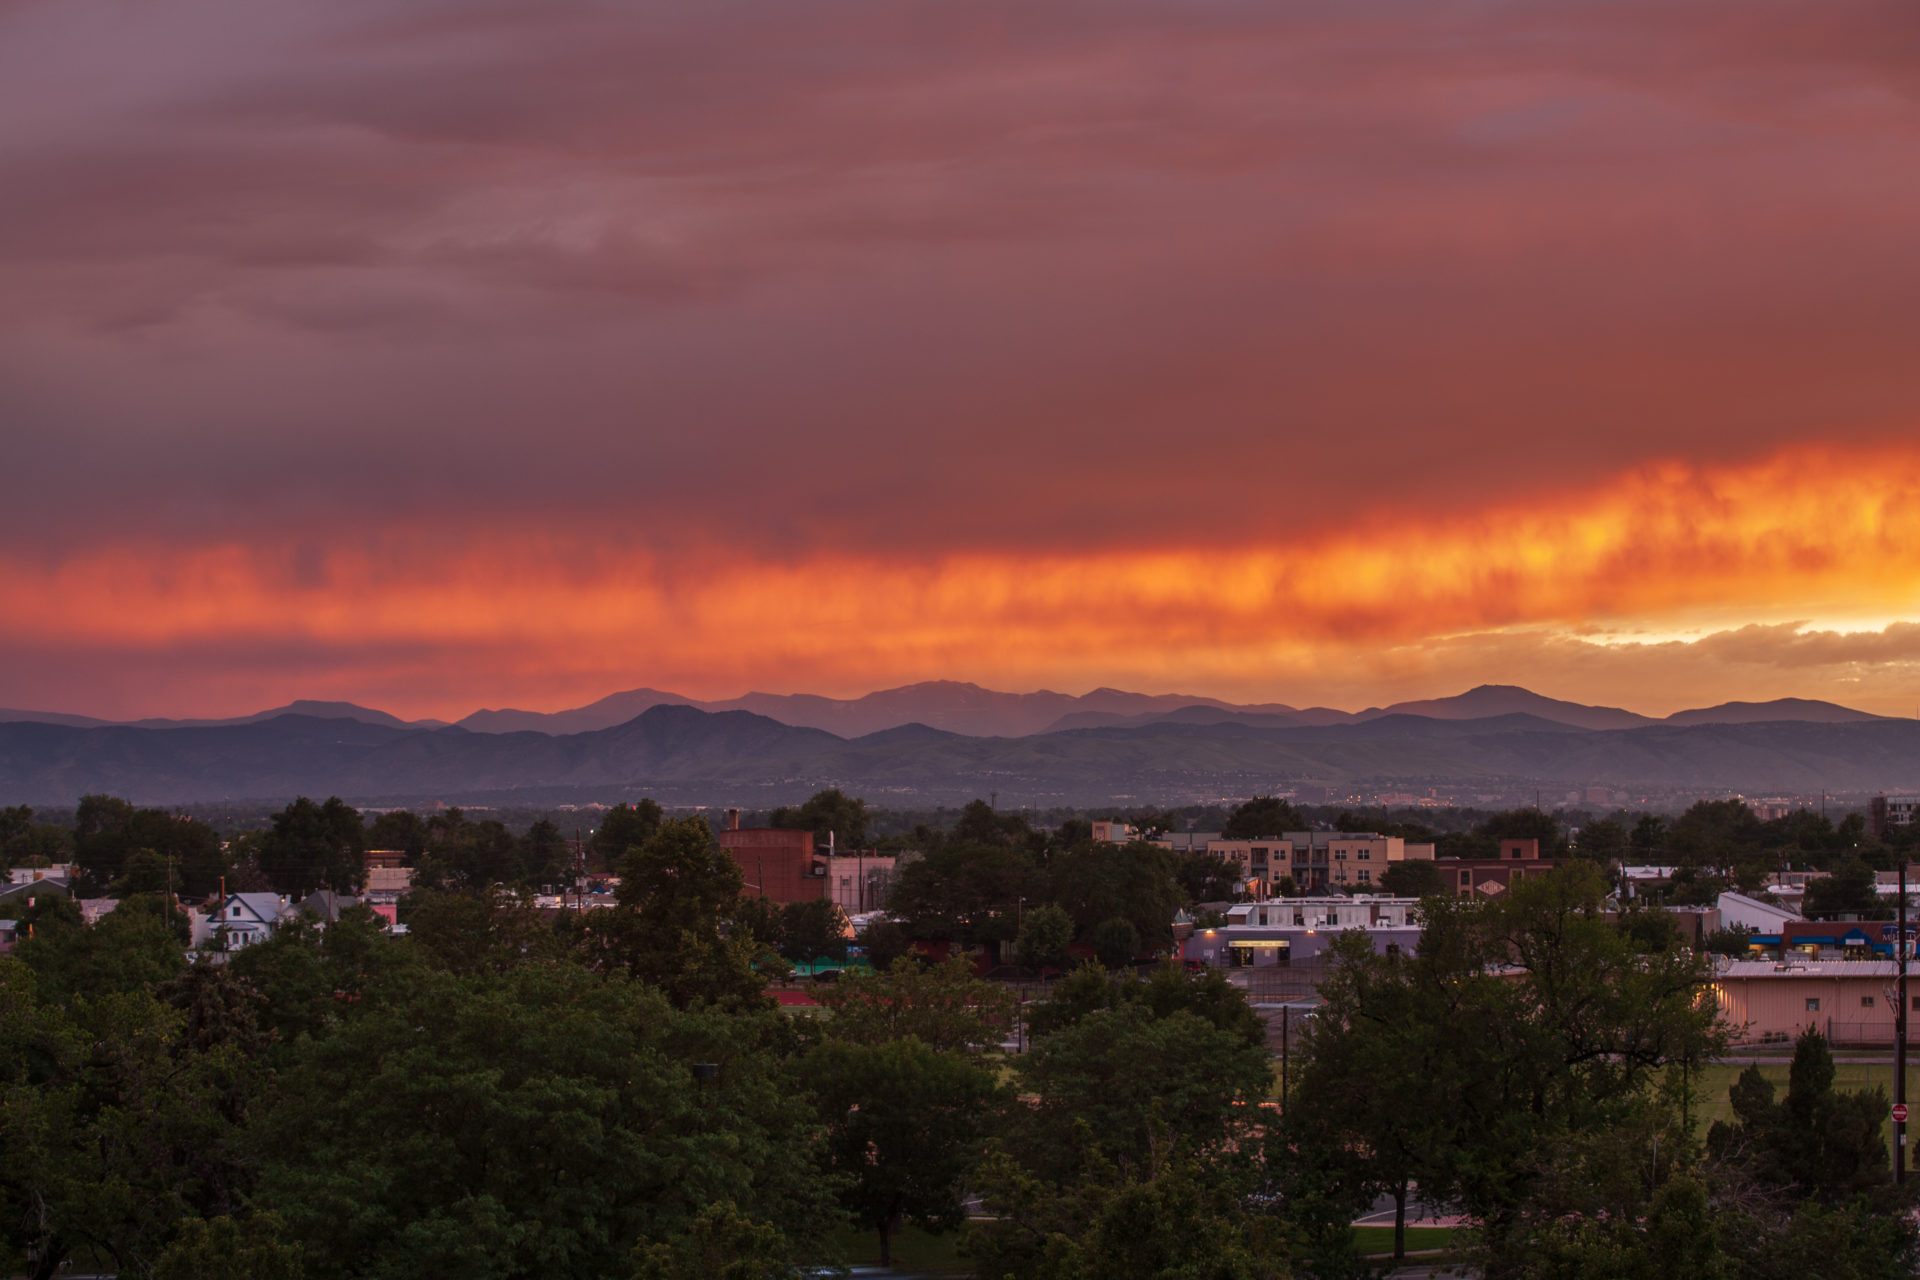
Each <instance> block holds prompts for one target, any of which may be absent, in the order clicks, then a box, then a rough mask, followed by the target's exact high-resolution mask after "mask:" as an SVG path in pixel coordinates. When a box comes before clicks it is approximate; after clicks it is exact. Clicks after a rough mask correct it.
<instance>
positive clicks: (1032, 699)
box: [0, 680, 1883, 738]
mask: <svg viewBox="0 0 1920 1280" xmlns="http://www.w3.org/2000/svg"><path fill="white" fill-rule="evenodd" d="M659 706H686V707H695V708H698V709H699V710H701V711H711V712H721V711H750V712H752V713H754V714H755V715H761V716H765V717H767V718H768V719H770V720H778V721H779V722H780V723H782V724H786V725H792V726H794V727H796V728H804V729H825V730H826V731H827V732H829V733H832V734H836V735H838V736H840V737H844V738H857V737H862V736H864V735H867V734H871V733H878V732H879V731H880V730H882V729H892V728H897V727H899V726H901V725H908V724H922V725H927V726H930V727H932V728H936V729H945V730H947V731H949V732H951V733H959V734H965V735H967V736H969V737H998V738H1022V737H1027V736H1029V735H1031V734H1036V733H1053V732H1059V731H1062V730H1067V729H1105V728H1139V727H1141V726H1143V725H1148V724H1156V723H1162V722H1168V721H1171V722H1177V723H1182V724H1211V723H1226V722H1234V723H1244V724H1249V725H1255V726H1263V727H1267V728H1279V727H1287V726H1303V725H1304V726H1320V725H1335V724H1358V723H1363V722H1365V721H1369V720H1377V719H1380V718H1381V717H1383V716H1395V715H1411V716H1422V717H1426V718H1430V719H1435V720H1484V719H1488V718H1490V717H1494V716H1504V715H1530V716H1537V717H1539V718H1540V719H1542V720H1551V721H1554V722H1556V723H1559V724H1570V725H1575V726H1577V727H1579V728H1582V729H1631V728H1637V727H1640V726H1644V725H1653V724H1673V725H1698V724H1753V723H1759V722H1763V721H1769V720H1802V721H1810V722H1817V723H1829V724H1841V723H1854V722H1862V721H1869V720H1878V719H1882V718H1883V717H1880V716H1875V715H1872V714H1871V713H1869V712H1865V711H1855V710H1853V709H1852V708H1849V707H1843V706H1839V705H1837V704H1835V703H1831V702H1816V701H1810V700H1808V699H1805V698H1779V699H1775V700H1774V701H1771V702H1727V703H1722V704H1720V705H1719V706H1716V707H1702V708H1698V709H1694V710H1689V711H1677V712H1675V713H1674V714H1672V715H1670V716H1667V717H1666V718H1665V719H1664V720H1662V719H1656V718H1654V717H1652V716H1643V715H1639V714H1636V713H1635V712H1632V711H1625V710H1622V709H1621V708H1619V707H1590V706H1586V705H1584V704H1582V703H1578V702H1565V701H1561V700H1560V699H1557V698H1548V697H1544V696H1542V695H1540V694H1537V693H1534V692H1533V691H1532V690H1530V689H1522V688H1519V687H1518V686H1515V685H1481V686H1479V687H1478V688H1475V689H1470V690H1468V691H1467V692H1465V693H1462V694H1458V695H1455V696H1454V697H1450V698H1430V699H1425V700H1422V701H1418V702H1396V703H1394V704H1393V705H1392V706H1387V707H1369V708H1367V709H1366V710H1364V711H1336V710H1334V709H1332V708H1330V707H1305V708H1301V707H1291V706H1288V705H1286V704H1284V703H1277V702H1269V703H1253V704H1236V703H1231V702H1222V701H1220V700H1219V699H1217V698H1204V697H1199V696H1195V695H1189V694H1177V693H1165V694H1146V693H1128V692H1126V691H1125V690H1121V689H1095V690H1094V691H1093V692H1092V693H1087V694H1082V695H1079V696H1075V695H1073V694H1066V693H1054V692H1052V691H1050V690H1046V689H1042V690H1040V691H1039V692H1037V693H1000V692H996V691H995V690H992V689H983V688H981V687H980V686H979V685H976V684H965V683H961V682H958V681H953V680H930V681H926V682H924V683H921V684H910V685H904V686H902V687H900V688H898V689H882V690H879V691H877V692H874V693H869V694H866V695H864V696H862V697H858V698H825V697H820V696H818V695H816V694H809V693H749V694H745V695H743V696H741V697H738V698H728V699H724V700H721V701H703V700H701V699H698V698H686V697H682V696H681V695H679V694H677V693H665V692H662V691H660V690H658V689H629V690H626V691H625V692H623V693H615V694H610V695H608V696H607V697H604V698H601V699H600V700H598V701H597V702H591V703H588V704H587V705H586V706H583V707H574V708H571V709H569V710H565V711H519V710H515V709H512V708H504V709H501V710H482V711H475V712H474V713H473V714H471V715H469V716H466V717H464V718H463V719H461V720H458V721H456V722H455V723H456V724H457V725H458V727H460V728H462V729H467V730H470V731H472V732H475V733H521V732H529V731H531V732H534V733H545V734H573V733H590V732H592V731H594V730H597V729H611V728H613V727H614V726H615V725H621V724H625V723H627V722H628V721H630V720H632V719H633V718H634V717H635V716H638V715H640V714H641V713H642V712H644V711H647V710H649V709H650V708H653V707H659ZM284 715H301V716H312V717H314V718H317V719H323V720H358V721H360V722H362V723H365V724H382V725H388V726H391V727H394V728H414V729H425V728H440V727H443V726H444V725H445V724H446V722H445V721H443V720H402V719H401V718H399V717H398V716H394V715H389V714H388V713H387V712H384V711H376V710H373V709H372V708H369V707H362V706H358V705H356V704H354V703H351V702H313V701H306V700H302V701H297V702H291V703H288V704H287V705H286V706H283V707H275V708H273V709H271V710H268V711H259V712H255V713H254V714H253V715H250V716H239V717H235V718H232V719H226V720H159V719H150V720H133V721H109V720H99V719H95V718H93V717H90V716H76V715H67V714H62V713H59V712H42V711H16V710H10V709H6V708H0V723H5V722H21V721H32V722H36V723H42V724H60V725H68V726H71V727H75V728H100V727H103V726H106V725H110V724H124V725H129V726H131V727H134V728H141V729H186V728H216V727H222V726H230V725H242V724H257V723H259V722H261V721H265V720H272V719H275V718H276V717H279V716H284Z"/></svg>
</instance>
